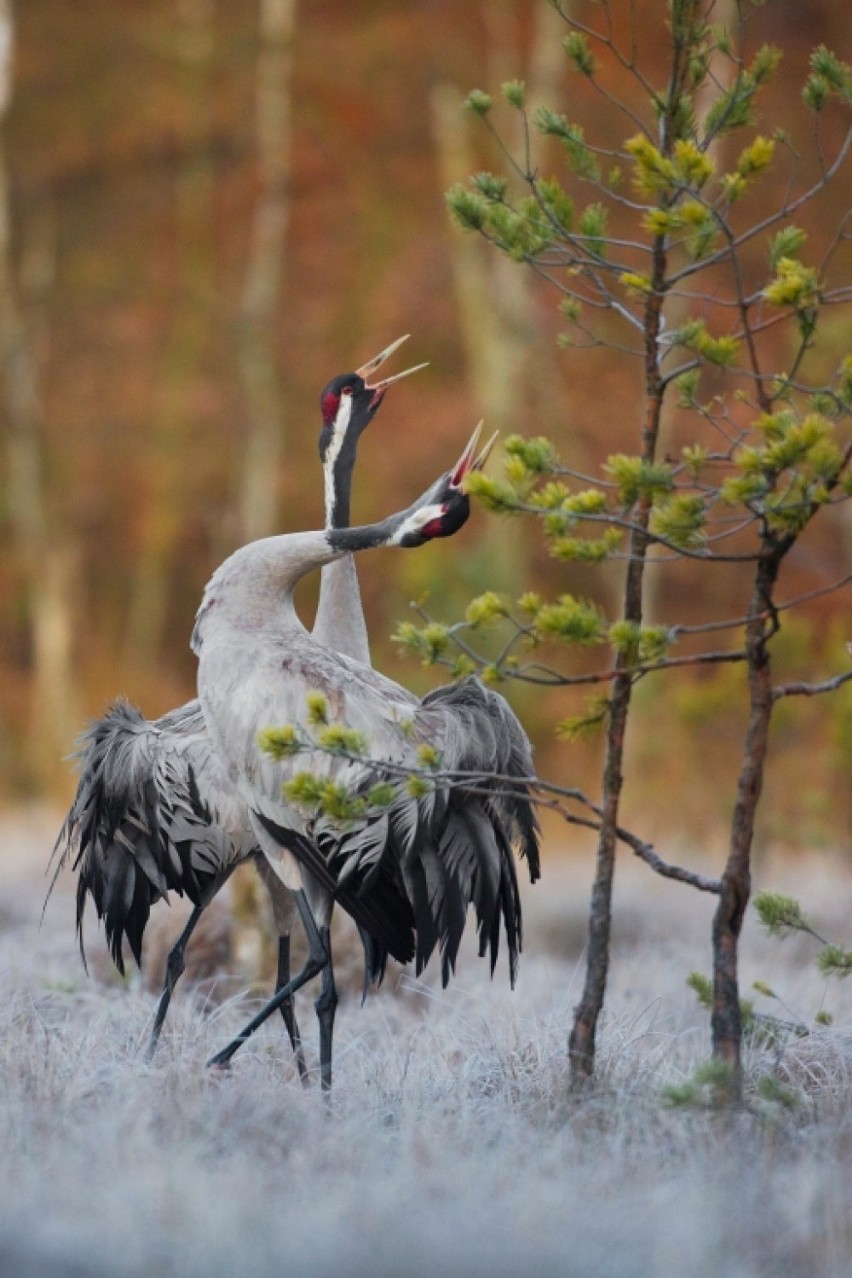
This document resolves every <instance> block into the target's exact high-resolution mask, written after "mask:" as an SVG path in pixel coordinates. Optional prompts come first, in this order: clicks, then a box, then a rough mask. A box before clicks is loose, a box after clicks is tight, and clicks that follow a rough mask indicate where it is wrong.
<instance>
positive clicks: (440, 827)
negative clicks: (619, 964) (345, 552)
mask: <svg viewBox="0 0 852 1278" xmlns="http://www.w3.org/2000/svg"><path fill="white" fill-rule="evenodd" d="M199 689H200V692H201V699H202V704H203V706H204V712H205V715H206V717H207V720H208V723H209V724H210V725H211V730H212V731H214V738H215V744H216V748H217V750H221V751H228V750H229V749H230V751H231V753H230V756H229V762H230V763H231V765H232V768H233V770H234V772H235V774H238V777H239V781H238V784H239V785H240V788H241V793H242V795H243V798H244V799H245V801H246V803H247V804H248V806H249V807H250V808H251V809H252V811H253V812H254V813H255V814H256V816H257V818H258V819H259V820H260V821H261V822H262V824H263V826H264V828H265V829H266V830H267V832H268V833H269V834H271V835H272V836H273V837H274V838H276V839H277V840H278V841H279V843H280V844H281V845H282V846H285V847H288V850H289V851H291V852H292V853H293V855H294V856H295V857H296V858H297V860H299V861H300V863H301V864H302V865H303V866H304V867H305V868H306V869H308V870H310V872H311V873H313V874H314V875H315V877H317V878H318V879H319V880H320V881H321V882H323V883H324V885H325V886H326V887H327V888H328V889H329V890H331V891H333V892H334V895H335V898H336V899H337V900H338V901H340V903H341V904H342V905H343V906H344V908H345V909H347V910H348V911H349V913H350V914H352V915H353V917H354V918H355V919H356V921H357V922H359V923H360V924H361V925H362V926H364V927H366V928H367V930H368V931H370V932H372V934H373V935H374V936H375V937H376V939H377V940H379V941H380V942H381V943H382V944H383V945H386V946H387V948H388V949H389V950H390V952H391V953H392V954H394V955H395V956H396V957H401V954H400V952H399V951H400V950H403V949H406V950H410V943H409V944H408V945H403V941H402V932H405V933H406V935H410V929H411V928H412V926H413V927H414V930H415V933H416V954H417V967H418V971H419V970H420V969H422V967H423V966H424V965H425V963H426V962H427V960H428V959H429V957H430V955H431V954H432V952H433V951H434V949H435V947H436V946H439V947H440V950H441V955H442V972H443V979H444V981H445V982H446V981H447V980H448V979H449V974H450V972H451V971H452V968H453V966H454V963H455V960H456V956H457V953H458V947H459V944H460V941H461V936H462V933H463V930H464V925H465V919H466V915H467V911H468V908H469V907H470V906H473V908H474V911H475V913H476V916H477V927H478V932H479V945H480V952H481V953H482V954H485V953H486V952H490V955H491V962H492V968H493V965H494V963H495V962H496V958H497V952H498V947H499V941H500V933H501V930H502V931H504V932H505V935H506V940H507V945H508V950H509V964H510V974H511V976H512V979H514V973H515V968H516V963H517V955H518V953H519V951H520V948H521V922H522V921H521V906H520V897H519V893H518V884H517V876H516V873H515V865H514V859H513V856H512V845H513V844H514V845H515V846H517V848H518V850H519V852H520V854H521V855H522V856H524V857H525V858H526V860H527V862H528V868H529V872H530V878H531V879H532V880H535V879H536V878H537V877H538V874H539V853H538V826H537V823H536V819H535V815H534V812H533V808H532V805H531V803H530V800H529V789H528V787H529V782H530V779H531V778H532V776H533V768H532V758H531V752H530V746H529V742H528V740H527V737H526V734H525V733H524V731H523V729H522V727H521V725H520V723H519V722H518V720H517V718H516V717H515V715H514V714H513V712H512V711H511V709H510V708H509V706H508V704H507V703H506V701H505V700H504V699H503V698H502V697H500V696H498V694H497V693H495V692H492V691H490V690H489V689H487V688H485V687H484V686H483V685H482V684H481V683H480V682H479V680H477V679H468V680H465V681H464V682H463V683H461V684H458V685H454V686H452V687H448V688H441V689H438V690H437V691H436V692H434V693H432V694H430V696H429V697H427V698H426V699H425V700H424V701H423V702H417V701H416V700H414V699H413V698H412V697H411V695H410V694H409V693H407V692H406V691H405V690H404V689H402V688H400V687H399V686H398V685H396V684H394V683H392V682H391V681H390V680H387V679H384V678H383V677H382V676H381V675H378V674H377V673H376V672H375V671H372V670H370V669H369V668H367V667H364V666H360V665H358V664H357V663H354V662H350V661H347V659H345V658H343V657H340V656H338V655H336V654H333V653H330V652H325V651H323V650H321V649H317V648H313V649H312V648H311V647H310V646H309V645H308V646H306V645H303V644H300V643H296V644H291V643H289V642H288V646H287V648H286V649H285V647H284V641H283V640H281V641H279V642H278V643H277V644H276V642H275V641H274V639H273V637H272V636H265V641H264V642H263V643H261V644H257V645H256V646H255V645H253V646H252V648H251V651H250V652H247V651H245V650H244V649H242V648H240V647H238V645H237V644H236V643H234V644H231V645H228V644H221V645H218V646H217V649H216V651H215V653H210V654H208V656H207V658H204V657H202V665H201V674H200V681H199ZM311 691H317V692H321V693H322V694H323V696H324V697H325V700H326V703H327V707H328V717H329V720H330V721H331V722H340V723H343V724H345V725H346V726H347V727H349V728H354V729H357V730H358V731H360V732H362V733H363V735H364V736H365V738H366V740H367V743H368V755H369V762H365V761H358V762H352V761H350V760H346V759H343V758H341V757H339V756H330V755H328V754H326V753H323V752H320V751H307V752H304V753H299V754H297V755H295V756H294V757H290V758H285V759H283V760H273V759H271V758H270V757H269V756H268V755H264V754H263V752H262V751H261V750H260V749H259V746H258V743H257V734H258V732H259V731H260V730H261V729H263V728H265V727H270V726H281V725H287V724H289V725H291V726H293V727H295V728H296V729H297V731H298V732H300V733H301V734H302V735H303V736H305V737H307V738H310V736H311V733H312V731H313V729H312V727H311V725H310V723H309V716H308V711H307V703H306V694H307V693H308V692H311ZM214 722H215V723H217V727H216V729H215V730H214V729H213V728H212V725H213V723H214ZM425 743H428V744H430V745H432V746H434V747H435V748H436V749H437V750H438V753H439V756H440V759H441V767H442V768H444V769H448V770H458V771H462V772H476V773H482V774H483V778H482V780H480V781H477V782H476V784H472V783H468V784H467V785H465V784H462V783H459V784H455V783H454V784H445V783H441V784H436V785H434V786H433V787H431V788H430V789H428V791H427V793H425V794H423V795H418V796H414V795H412V794H411V793H410V791H409V789H408V788H407V786H406V784H405V783H404V782H402V781H399V780H398V779H395V778H396V777H397V774H395V773H394V772H393V771H392V770H389V769H388V768H387V767H385V766H383V765H384V764H401V765H403V766H417V749H418V746H419V745H421V744H425ZM302 771H309V772H311V773H312V774H313V775H315V776H320V777H324V778H326V779H327V780H328V781H330V782H332V783H334V784H335V785H340V786H342V787H345V789H346V790H347V791H348V792H353V791H354V792H356V793H358V794H360V795H362V796H367V795H368V792H369V790H370V789H371V787H372V786H373V785H374V784H375V783H376V782H377V781H379V780H390V781H391V782H392V783H394V785H395V791H396V793H395V797H394V799H393V801H392V803H391V804H390V806H389V807H387V808H382V809H375V810H368V812H367V814H366V815H365V816H364V817H363V818H362V819H359V820H358V821H349V822H348V824H346V823H344V824H341V823H340V822H336V821H334V820H332V819H330V818H329V817H316V816H314V817H312V816H311V815H310V814H308V813H306V812H305V811H304V810H303V809H299V808H298V807H297V806H295V805H294V804H293V803H291V802H288V801H287V800H286V799H285V798H284V797H283V795H282V786H283V784H284V783H285V782H286V781H288V780H290V779H292V778H293V776H294V775H295V774H296V773H297V772H302ZM492 773H497V774H499V775H500V776H502V777H504V778H509V781H508V782H506V781H505V780H504V781H502V782H492V781H489V780H488V779H487V778H488V774H492ZM288 841H289V842H288ZM368 912H369V914H370V917H369V918H367V913H368Z"/></svg>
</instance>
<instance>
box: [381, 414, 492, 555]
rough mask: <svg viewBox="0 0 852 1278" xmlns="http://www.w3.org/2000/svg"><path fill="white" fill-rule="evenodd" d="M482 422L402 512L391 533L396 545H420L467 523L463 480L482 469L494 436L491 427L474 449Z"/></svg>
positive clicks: (448, 535) (467, 501)
mask: <svg viewBox="0 0 852 1278" xmlns="http://www.w3.org/2000/svg"><path fill="white" fill-rule="evenodd" d="M482 426H483V423H482V422H480V423H479V425H478V426H477V428H476V430H475V431H474V432H473V434H472V435H471V437H470V439H469V440H468V442H467V445H466V447H465V449H464V452H463V453H462V455H461V457H460V458H459V459H458V461H457V462H456V464H455V466H453V468H452V470H448V471H447V472H446V474H444V475H442V476H441V478H440V479H438V480H436V481H435V483H434V484H433V485H432V487H431V488H429V489H428V490H427V491H426V492H425V493H424V494H423V496H422V497H421V498H420V500H419V501H417V502H415V503H414V505H413V506H412V507H411V509H410V510H409V511H408V512H406V515H405V516H404V518H403V519H402V521H401V523H400V525H399V528H398V529H397V531H396V535H395V536H394V543H395V544H396V545H398V546H422V545H423V543H424V542H426V541H432V540H434V539H435V538H436V537H452V535H453V533H456V532H458V530H459V529H460V528H462V527H463V526H464V525H465V524H466V523H467V520H468V516H469V515H470V498H469V497H468V495H467V491H466V486H465V482H464V481H465V479H466V478H467V476H468V475H469V474H470V473H471V471H475V470H482V468H483V466H484V465H485V463H486V461H487V460H488V455H489V453H490V452H491V449H492V448H493V447H494V441H495V440H496V438H497V432H496V431H495V433H494V434H493V435H492V436H491V438H490V439H489V440H488V442H487V443H486V444H485V446H484V447H483V448H482V449H480V451H479V452H478V453H477V451H476V450H477V445H478V443H479V436H480V434H481V433H482Z"/></svg>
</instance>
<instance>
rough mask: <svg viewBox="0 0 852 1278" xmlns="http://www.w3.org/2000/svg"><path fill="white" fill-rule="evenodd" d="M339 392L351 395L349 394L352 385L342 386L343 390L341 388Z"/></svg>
mask: <svg viewBox="0 0 852 1278" xmlns="http://www.w3.org/2000/svg"><path fill="white" fill-rule="evenodd" d="M340 393H341V395H351V394H352V387H351V386H344V387H343V390H342V391H341V392H340Z"/></svg>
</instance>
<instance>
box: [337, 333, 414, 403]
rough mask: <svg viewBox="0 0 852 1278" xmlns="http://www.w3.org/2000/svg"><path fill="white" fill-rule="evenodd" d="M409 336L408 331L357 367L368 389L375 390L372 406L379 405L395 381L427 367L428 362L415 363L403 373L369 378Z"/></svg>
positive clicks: (357, 371)
mask: <svg viewBox="0 0 852 1278" xmlns="http://www.w3.org/2000/svg"><path fill="white" fill-rule="evenodd" d="M409 336H410V334H409V333H406V334H405V336H404V337H398V338H397V339H396V341H395V342H391V344H390V346H386V347H385V349H384V350H383V351H379V353H378V355H374V356H373V358H372V359H368V360H367V363H366V364H362V365H361V367H360V368H356V370H355V371H356V373H357V374H358V376H359V377H363V379H364V381H365V382H366V384H367V390H371V391H372V392H373V399H372V402H371V405H370V407H371V408H377V407H378V405H379V404H380V403H381V401H382V399H383V397H384V393H385V391H386V390H387V388H388V387H389V386H392V385H393V384H394V382H399V381H401V380H402V378H403V377H408V376H410V374H411V373H417V372H419V370H420V369H421V368H426V367H427V365H426V364H415V365H414V367H413V368H406V369H405V371H404V372H402V373H394V375H393V376H392V377H385V378H384V379H383V380H382V381H380V382H371V381H370V380H369V378H370V374H371V373H375V371H376V369H377V368H381V366H382V364H384V362H385V360H386V359H388V358H389V356H391V355H393V353H394V351H396V350H399V348H400V346H402V343H403V342H407V341H408V338H409Z"/></svg>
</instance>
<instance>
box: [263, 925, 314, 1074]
mask: <svg viewBox="0 0 852 1278" xmlns="http://www.w3.org/2000/svg"><path fill="white" fill-rule="evenodd" d="M323 980H325V977H324V976H323ZM289 983H290V935H289V933H288V934H287V935H286V936H279V938H278V977H277V979H276V981H275V993H276V994H277V993H278V991H279V990H283V989H284V986H285V985H288V984H289ZM279 1010H280V1012H281V1015H282V1016H283V1018H284V1024H285V1025H286V1027H287V1033H288V1034H289V1036H290V1043H291V1044H292V1047H293V1054H294V1055H295V1057H296V1065H297V1066H298V1070H299V1078H301V1080H302V1082H303V1083H307V1081H308V1067H307V1065H306V1064H305V1052H304V1048H303V1047H302V1037H301V1035H300V1033H299V1026H298V1024H297V1021H296V1012H295V1008H294V1007H293V997H292V995H291V996H290V997H289V998H287V999H285V1000H284V1002H283V1003H282V1004H281V1007H280V1009H279Z"/></svg>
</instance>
